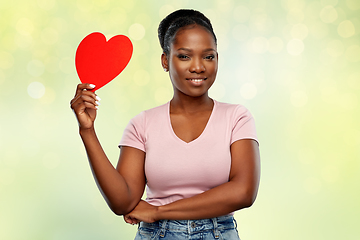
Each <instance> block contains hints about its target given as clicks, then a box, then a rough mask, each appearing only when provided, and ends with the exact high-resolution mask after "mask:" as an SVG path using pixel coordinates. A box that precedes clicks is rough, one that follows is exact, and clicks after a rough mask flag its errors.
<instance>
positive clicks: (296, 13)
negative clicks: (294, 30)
mask: <svg viewBox="0 0 360 240" xmlns="http://www.w3.org/2000/svg"><path fill="white" fill-rule="evenodd" d="M286 19H287V21H288V23H291V24H297V23H301V22H302V21H303V20H304V13H303V12H302V11H301V10H299V9H291V10H290V11H289V12H288V14H287V16H286Z"/></svg>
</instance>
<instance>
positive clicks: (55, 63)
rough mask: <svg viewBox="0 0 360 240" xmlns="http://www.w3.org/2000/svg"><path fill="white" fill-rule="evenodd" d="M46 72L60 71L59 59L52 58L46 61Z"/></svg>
mask: <svg viewBox="0 0 360 240" xmlns="http://www.w3.org/2000/svg"><path fill="white" fill-rule="evenodd" d="M45 65H46V71H48V72H50V73H57V72H58V71H59V59H58V58H57V57H54V56H50V57H49V58H47V59H46V61H45Z"/></svg>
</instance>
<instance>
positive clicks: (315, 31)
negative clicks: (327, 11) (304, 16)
mask: <svg viewBox="0 0 360 240" xmlns="http://www.w3.org/2000/svg"><path fill="white" fill-rule="evenodd" d="M310 31H311V34H312V35H313V36H314V37H315V38H317V39H322V38H324V37H326V36H327V35H328V34H329V26H328V25H327V24H325V23H323V22H320V21H319V22H315V23H313V24H312V25H311V26H310Z"/></svg>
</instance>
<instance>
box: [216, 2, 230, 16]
mask: <svg viewBox="0 0 360 240" xmlns="http://www.w3.org/2000/svg"><path fill="white" fill-rule="evenodd" d="M215 4H216V5H215V9H216V10H217V11H221V12H226V13H227V12H230V11H231V10H232V8H233V1H232V0H221V1H215Z"/></svg>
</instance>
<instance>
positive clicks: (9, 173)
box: [0, 168, 15, 186]
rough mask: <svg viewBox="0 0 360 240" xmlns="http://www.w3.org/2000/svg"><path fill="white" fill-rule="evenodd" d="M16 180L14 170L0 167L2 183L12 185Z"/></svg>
mask: <svg viewBox="0 0 360 240" xmlns="http://www.w3.org/2000/svg"><path fill="white" fill-rule="evenodd" d="M14 180H15V173H14V171H13V170H11V169H8V168H5V169H3V168H1V169H0V183H1V184H2V185H5V186H7V185H10V184H12V183H13V182H14Z"/></svg>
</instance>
